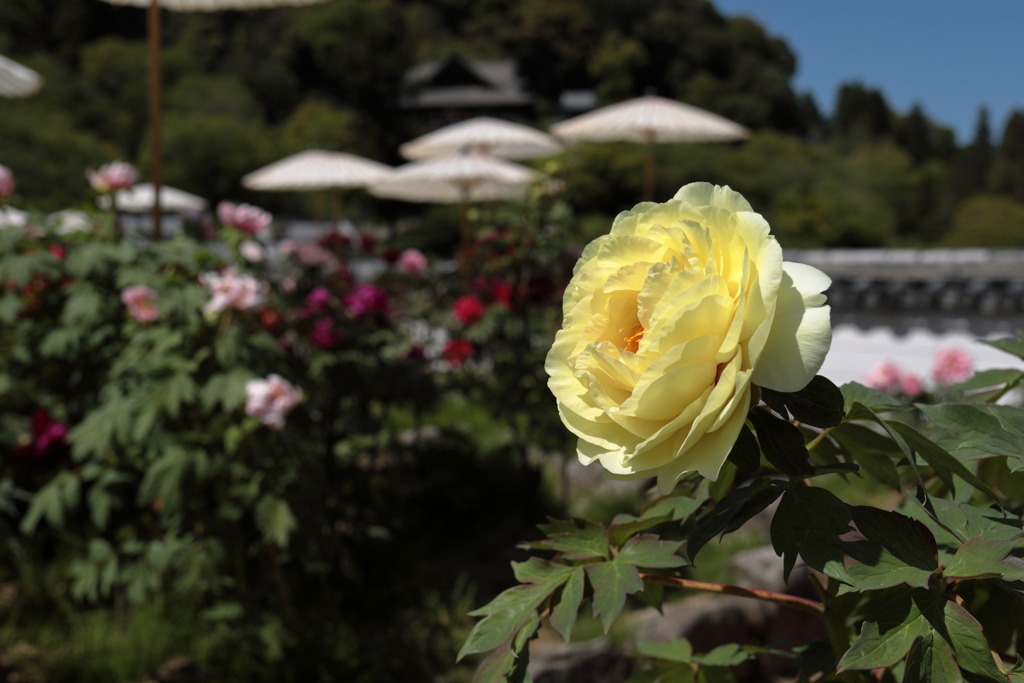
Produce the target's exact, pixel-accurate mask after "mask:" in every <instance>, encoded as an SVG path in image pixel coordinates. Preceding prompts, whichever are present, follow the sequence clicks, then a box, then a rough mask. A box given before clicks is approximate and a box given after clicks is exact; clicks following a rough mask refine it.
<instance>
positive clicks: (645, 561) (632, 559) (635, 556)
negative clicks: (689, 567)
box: [615, 534, 686, 568]
mask: <svg viewBox="0 0 1024 683" xmlns="http://www.w3.org/2000/svg"><path fill="white" fill-rule="evenodd" d="M682 544H683V542H682V541H661V540H659V539H658V537H657V536H656V535H654V534H642V535H640V536H634V537H633V538H631V539H629V541H627V542H626V545H624V546H622V550H620V551H619V554H618V555H617V556H616V558H615V559H616V561H619V562H629V563H630V564H635V565H637V566H639V567H653V568H668V567H681V566H682V565H684V564H686V561H685V560H684V559H683V558H681V557H679V556H678V555H676V554H675V553H676V551H677V550H679V546H681V545H682Z"/></svg>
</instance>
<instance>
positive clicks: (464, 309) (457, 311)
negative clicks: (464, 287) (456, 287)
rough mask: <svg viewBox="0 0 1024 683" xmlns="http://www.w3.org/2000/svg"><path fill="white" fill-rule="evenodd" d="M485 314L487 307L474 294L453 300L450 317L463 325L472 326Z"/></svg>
mask: <svg viewBox="0 0 1024 683" xmlns="http://www.w3.org/2000/svg"><path fill="white" fill-rule="evenodd" d="M486 312H487V307H486V306H484V304H483V302H482V301H480V299H478V298H477V297H476V295H475V294H465V295H463V296H460V297H459V298H458V299H456V300H455V305H454V306H452V315H454V316H455V318H456V319H457V320H458V321H459V322H460V323H462V324H463V325H467V326H468V325H472V324H473V323H475V322H476V321H477V320H479V319H480V317H481V316H483V314H484V313H486Z"/></svg>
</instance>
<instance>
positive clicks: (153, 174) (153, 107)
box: [147, 0, 163, 242]
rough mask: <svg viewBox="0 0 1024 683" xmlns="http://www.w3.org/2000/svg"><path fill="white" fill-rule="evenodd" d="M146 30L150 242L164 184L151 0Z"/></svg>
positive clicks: (156, 25) (156, 29) (156, 233)
mask: <svg viewBox="0 0 1024 683" xmlns="http://www.w3.org/2000/svg"><path fill="white" fill-rule="evenodd" d="M147 18H148V20H149V21H148V29H149V134H150V143H149V147H150V154H151V155H152V167H151V171H150V180H151V181H152V183H153V209H152V213H151V215H152V218H153V240H154V241H157V242H159V241H160V238H161V237H162V230H161V225H160V217H161V216H160V187H161V185H162V181H163V177H162V176H163V168H162V163H163V149H162V146H161V144H160V142H161V141H160V108H161V104H160V89H161V87H160V85H161V84H160V75H161V74H160V39H161V35H162V32H161V30H160V5H159V4H157V0H150V2H149V10H148V17H147Z"/></svg>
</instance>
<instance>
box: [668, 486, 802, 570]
mask: <svg viewBox="0 0 1024 683" xmlns="http://www.w3.org/2000/svg"><path fill="white" fill-rule="evenodd" d="M784 490H785V484H784V483H782V482H777V481H773V480H771V479H756V480H755V481H754V482H753V483H752V484H751V485H750V486H745V487H743V488H739V489H736V490H735V491H732V492H731V493H729V494H728V495H727V496H725V498H723V499H722V500H720V501H718V503H717V504H716V505H715V507H713V508H712V509H711V511H710V512H708V513H707V514H706V515H704V516H703V517H701V518H700V521H699V522H697V526H696V527H694V529H693V531H691V532H690V535H689V536H688V537H687V539H686V555H687V557H689V558H690V562H691V563H692V562H694V559H695V558H696V557H697V553H699V552H700V549H701V548H703V547H704V546H705V545H706V544H707V543H708V541H710V540H711V539H712V538H714V537H715V536H718V535H719V534H724V533H728V532H729V531H730V530H735V529H738V528H739V527H740V526H742V525H743V524H744V523H745V522H746V521H747V520H749V519H750V518H751V517H753V516H754V515H756V514H758V513H759V512H761V511H762V510H764V509H765V508H767V507H768V506H769V505H771V504H772V503H774V502H775V499H776V498H778V497H779V496H780V495H782V492H783V491H784Z"/></svg>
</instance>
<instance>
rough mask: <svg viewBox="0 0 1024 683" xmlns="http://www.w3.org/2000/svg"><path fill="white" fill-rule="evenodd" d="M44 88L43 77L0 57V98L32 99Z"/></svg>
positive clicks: (11, 60)
mask: <svg viewBox="0 0 1024 683" xmlns="http://www.w3.org/2000/svg"><path fill="white" fill-rule="evenodd" d="M42 87H43V77H42V76H40V75H39V74H38V73H36V72H35V71H33V70H32V69H30V68H28V67H27V66H22V65H21V64H18V63H17V62H16V61H14V60H13V59H8V58H7V57H4V56H3V55H0V97H30V96H32V95H35V94H36V93H37V92H39V89H40V88H42Z"/></svg>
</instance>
